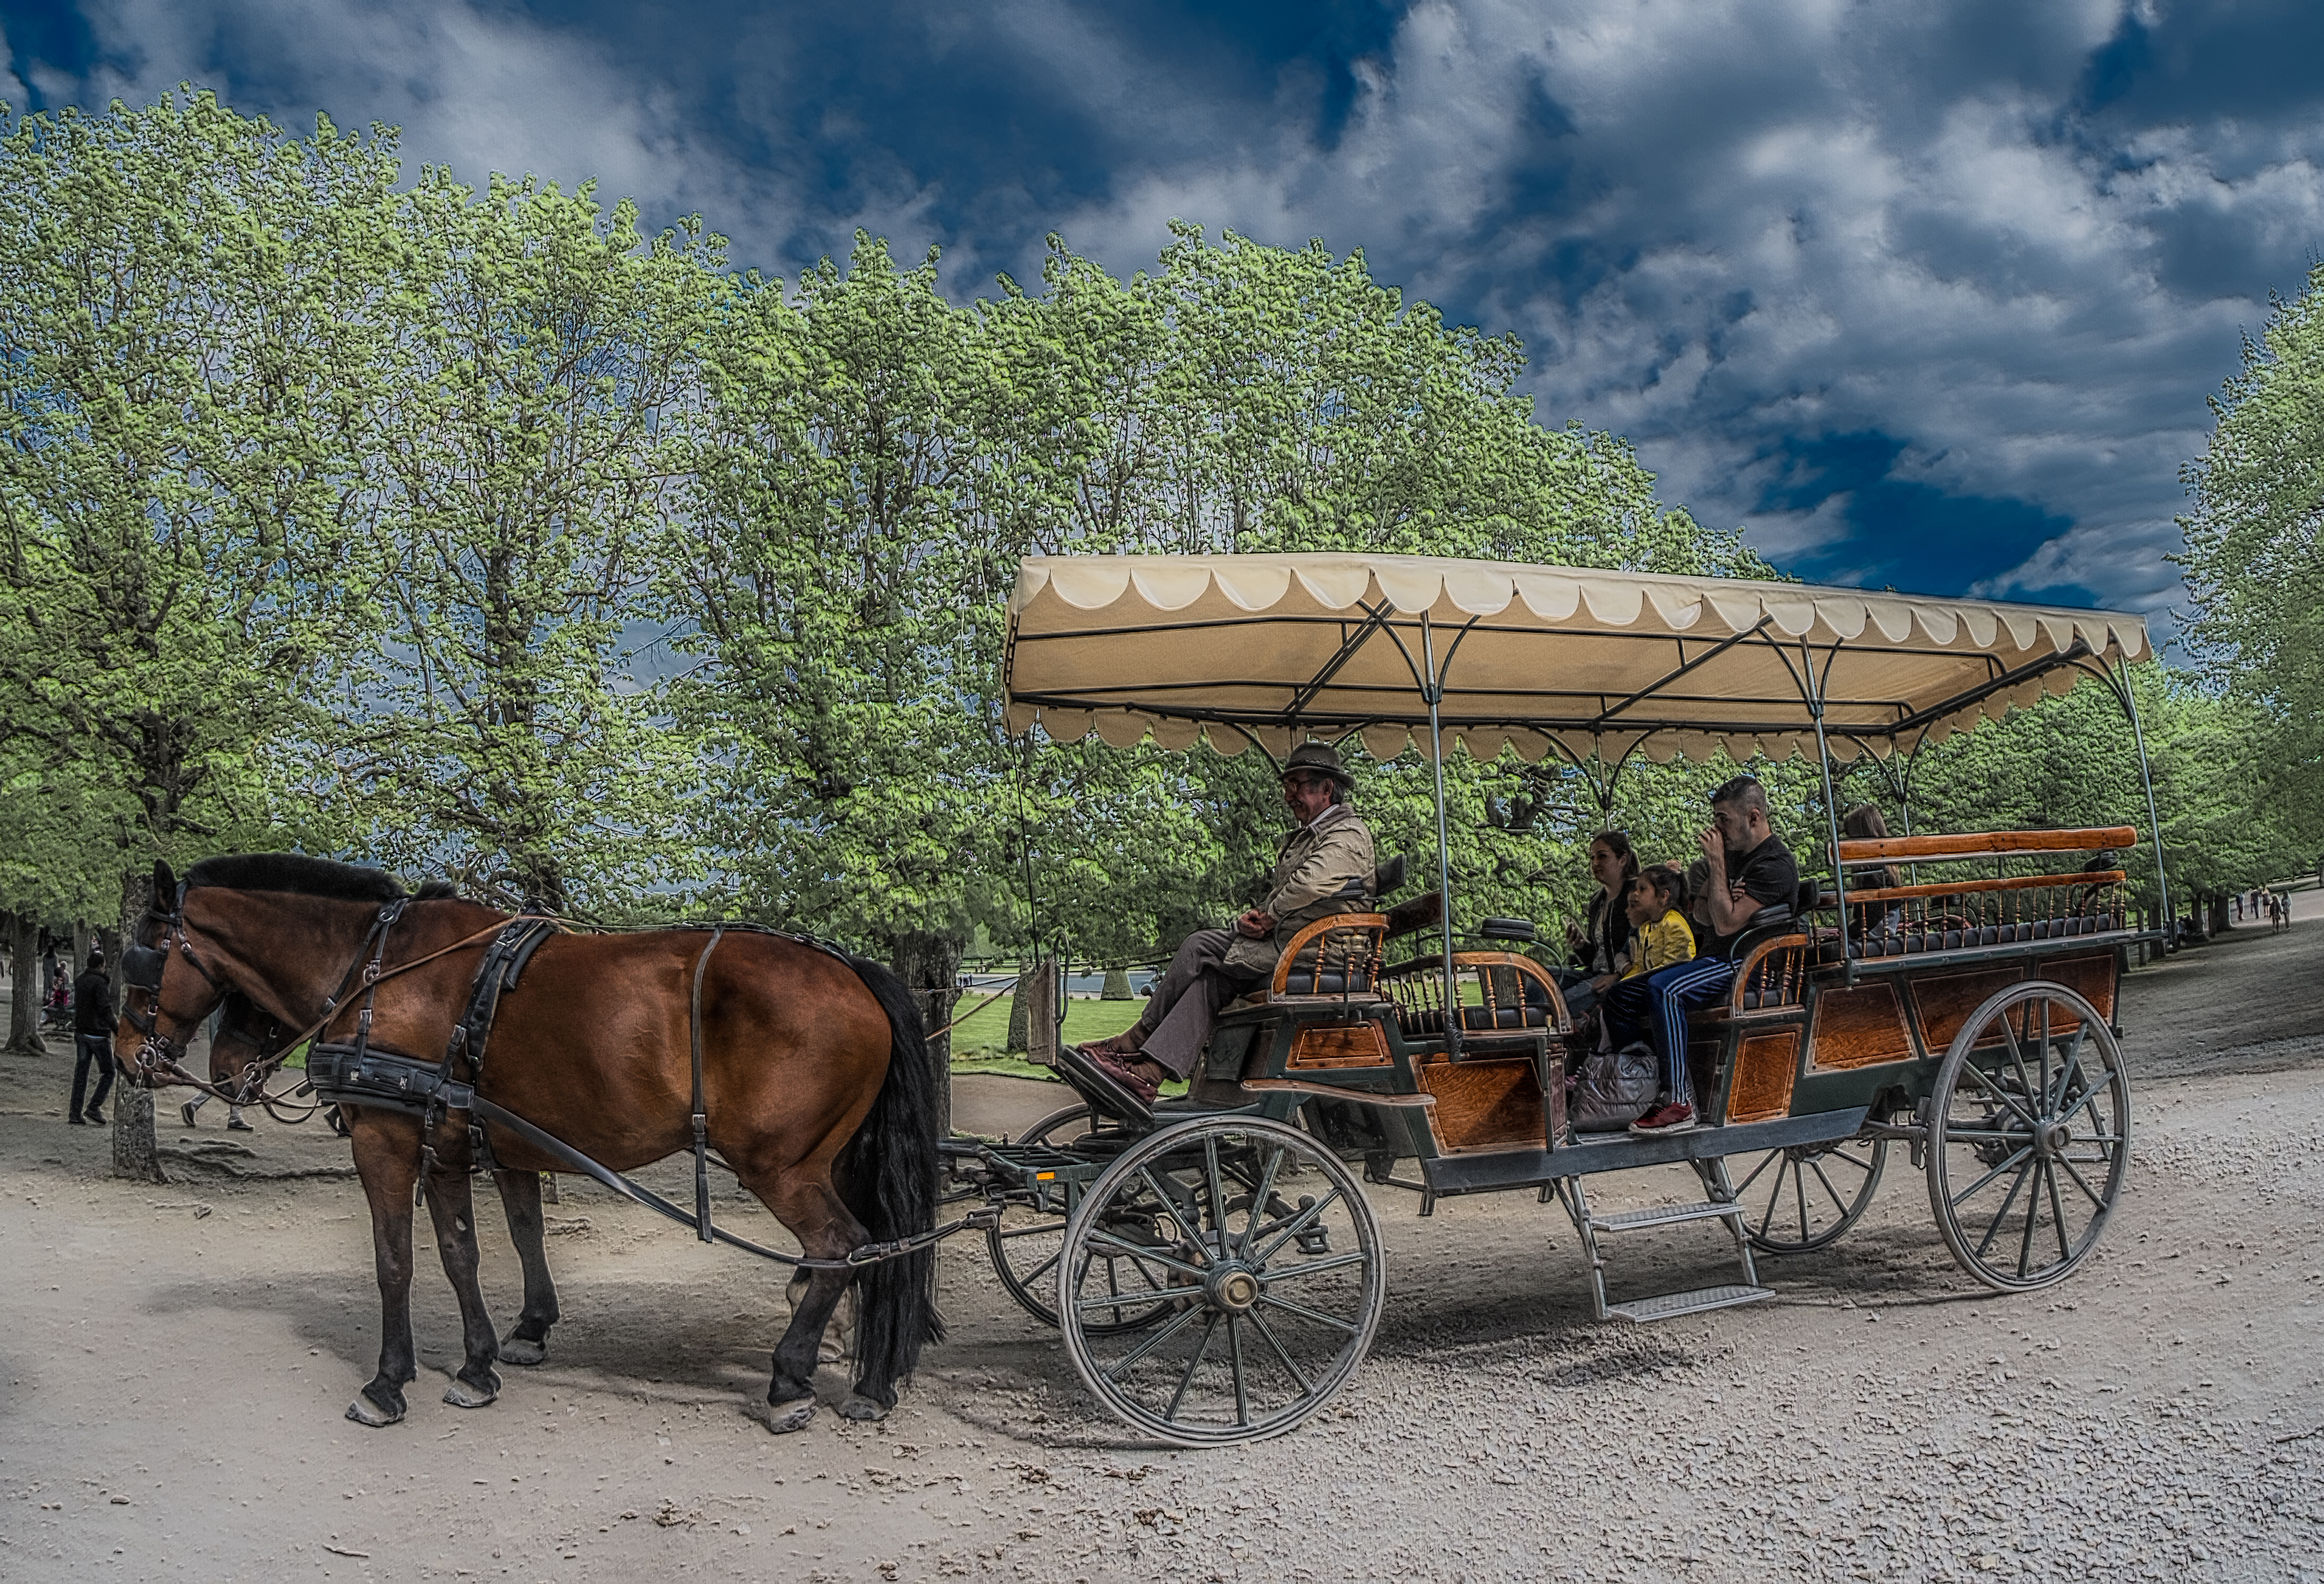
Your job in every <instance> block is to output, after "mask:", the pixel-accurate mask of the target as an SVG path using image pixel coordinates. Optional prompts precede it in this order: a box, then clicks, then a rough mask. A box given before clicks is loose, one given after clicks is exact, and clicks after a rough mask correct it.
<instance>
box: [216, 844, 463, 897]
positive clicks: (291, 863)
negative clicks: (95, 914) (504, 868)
mask: <svg viewBox="0 0 2324 1584" xmlns="http://www.w3.org/2000/svg"><path fill="white" fill-rule="evenodd" d="M204 885H215V886H217V887H219V888H220V889H222V890H226V891H289V892H294V893H296V894H299V895H300V896H326V897H330V898H332V899H334V900H336V901H339V902H393V901H395V900H396V899H397V898H399V897H401V896H403V895H404V894H405V892H404V889H403V882H401V880H398V879H397V878H396V877H395V876H394V875H391V874H389V873H388V872H387V871H386V870H384V869H365V868H360V867H358V866H355V865H354V864H337V863H333V862H332V861H331V860H330V859H328V858H310V857H307V856H306V855H305V854H304V853H241V854H237V855H235V856H234V857H222V858H204V859H203V860H202V861H201V862H200V863H198V864H196V865H195V866H193V867H192V868H190V869H189V870H187V871H186V888H187V889H188V890H189V891H190V890H194V889H196V888H198V887H199V886H204ZM456 895H457V892H456V891H454V889H453V888H452V885H451V883H450V882H449V881H445V880H430V881H429V882H428V883H427V884H426V885H422V886H420V890H419V893H418V894H417V896H416V898H415V900H417V901H420V902H438V901H442V900H444V899H446V898H448V897H452V896H456Z"/></svg>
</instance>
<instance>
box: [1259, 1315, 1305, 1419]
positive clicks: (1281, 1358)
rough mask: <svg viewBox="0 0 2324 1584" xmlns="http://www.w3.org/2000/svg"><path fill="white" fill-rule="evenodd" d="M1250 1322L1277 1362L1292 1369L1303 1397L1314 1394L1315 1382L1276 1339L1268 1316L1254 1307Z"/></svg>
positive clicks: (1289, 1369) (1292, 1376)
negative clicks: (1268, 1321)
mask: <svg viewBox="0 0 2324 1584" xmlns="http://www.w3.org/2000/svg"><path fill="white" fill-rule="evenodd" d="M1250 1323H1251V1325H1252V1327H1253V1328H1254V1329H1257V1330H1258V1332H1259V1340H1260V1341H1262V1342H1265V1343H1266V1344H1267V1346H1268V1350H1269V1351H1271V1352H1272V1353H1274V1355H1275V1359H1276V1362H1277V1363H1278V1364H1280V1365H1282V1366H1283V1367H1284V1368H1285V1369H1286V1370H1288V1371H1290V1372H1291V1378H1292V1379H1293V1380H1295V1381H1297V1382H1298V1383H1299V1394H1300V1395H1301V1396H1303V1397H1306V1396H1313V1395H1314V1392H1315V1383H1314V1382H1313V1381H1311V1380H1309V1379H1308V1378H1307V1372H1306V1371H1305V1370H1304V1369H1302V1368H1300V1367H1299V1366H1298V1365H1297V1364H1296V1363H1295V1362H1294V1361H1293V1360H1292V1357H1291V1355H1290V1354H1288V1353H1286V1352H1285V1351H1284V1348H1283V1344H1282V1343H1280V1342H1278V1341H1277V1340H1276V1339H1275V1328H1274V1327H1273V1326H1270V1325H1268V1323H1267V1317H1266V1316H1265V1315H1263V1314H1261V1313H1259V1311H1257V1310H1256V1309H1254V1310H1252V1311H1250Z"/></svg>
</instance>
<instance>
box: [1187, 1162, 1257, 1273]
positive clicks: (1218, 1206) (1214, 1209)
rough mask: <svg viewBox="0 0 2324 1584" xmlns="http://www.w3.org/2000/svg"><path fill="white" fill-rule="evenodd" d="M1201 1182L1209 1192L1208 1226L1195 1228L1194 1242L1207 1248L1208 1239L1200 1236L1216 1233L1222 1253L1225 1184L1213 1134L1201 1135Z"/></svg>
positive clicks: (1224, 1237) (1223, 1246)
mask: <svg viewBox="0 0 2324 1584" xmlns="http://www.w3.org/2000/svg"><path fill="white" fill-rule="evenodd" d="M1203 1181H1204V1183H1205V1184H1206V1185H1208V1187H1209V1189H1210V1190H1211V1217H1210V1226H1209V1227H1203V1228H1197V1235H1196V1237H1195V1238H1194V1241H1195V1242H1197V1243H1199V1244H1202V1245H1203V1246H1204V1247H1206V1248H1207V1247H1208V1246H1210V1239H1209V1237H1205V1236H1203V1235H1202V1234H1203V1233H1204V1232H1208V1231H1216V1232H1217V1233H1218V1235H1219V1248H1220V1250H1221V1252H1224V1251H1225V1249H1226V1247H1227V1190H1226V1184H1225V1183H1223V1182H1222V1181H1220V1180H1219V1136H1218V1135H1216V1134H1214V1133H1206V1134H1204V1135H1203ZM1254 1208H1256V1207H1254Z"/></svg>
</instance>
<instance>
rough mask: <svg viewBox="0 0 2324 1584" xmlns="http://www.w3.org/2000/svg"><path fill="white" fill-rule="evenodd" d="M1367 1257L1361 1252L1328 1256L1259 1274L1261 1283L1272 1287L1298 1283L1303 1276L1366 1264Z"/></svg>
mask: <svg viewBox="0 0 2324 1584" xmlns="http://www.w3.org/2000/svg"><path fill="white" fill-rule="evenodd" d="M1366 1257H1367V1256H1366V1255H1364V1254H1363V1253H1362V1251H1361V1250H1358V1251H1357V1252H1355V1253H1353V1254H1334V1255H1325V1256H1324V1257H1323V1258H1322V1259H1311V1260H1308V1261H1305V1263H1303V1264H1296V1265H1286V1266H1284V1267H1283V1268H1282V1269H1281V1270H1276V1271H1261V1272H1259V1279H1260V1280H1261V1281H1263V1282H1265V1283H1267V1284H1268V1286H1270V1287H1272V1286H1274V1285H1275V1284H1276V1283H1277V1282H1296V1281H1297V1280H1298V1279H1299V1278H1300V1277H1302V1276H1314V1275H1320V1274H1322V1273H1323V1272H1325V1271H1340V1270H1345V1269H1346V1268H1347V1267H1348V1266H1350V1265H1360V1264H1363V1263H1364V1260H1365V1258H1366Z"/></svg>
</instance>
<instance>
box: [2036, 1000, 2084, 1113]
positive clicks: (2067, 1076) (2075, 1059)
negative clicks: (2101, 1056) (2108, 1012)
mask: <svg viewBox="0 0 2324 1584" xmlns="http://www.w3.org/2000/svg"><path fill="white" fill-rule="evenodd" d="M2089 1037H2090V1025H2089V1023H2088V1022H2087V1021H2085V1022H2084V1023H2083V1024H2081V1025H2080V1027H2079V1028H2077V1029H2075V1030H2074V1038H2073V1042H2072V1043H2071V1044H2070V1045H2068V1046H2067V1047H2066V1051H2065V1054H2064V1055H2063V1056H2062V1057H2061V1058H2060V1059H2059V1061H2058V1092H2057V1094H2056V1096H2055V1097H2054V1098H2053V1097H2052V1096H2049V1095H2044V1096H2043V1097H2042V1103H2043V1105H2045V1106H2049V1105H2052V1104H2055V1105H2058V1106H2062V1105H2064V1104H2065V1103H2066V1091H2067V1090H2068V1089H2070V1088H2072V1087H2073V1082H2074V1079H2078V1078H2080V1076H2081V1074H2082V1042H2084V1041H2086V1040H2088V1039H2089Z"/></svg>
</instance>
